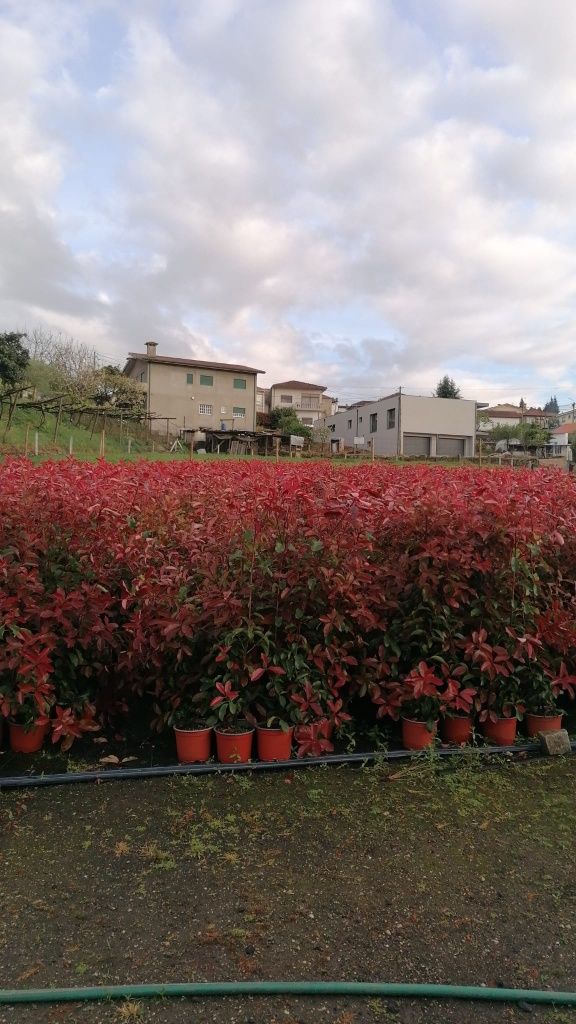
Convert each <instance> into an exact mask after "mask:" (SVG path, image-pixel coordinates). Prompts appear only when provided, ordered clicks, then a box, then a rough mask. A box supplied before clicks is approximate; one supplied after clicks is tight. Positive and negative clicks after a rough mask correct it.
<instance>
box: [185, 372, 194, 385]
mask: <svg viewBox="0 0 576 1024" xmlns="http://www.w3.org/2000/svg"><path fill="white" fill-rule="evenodd" d="M186 383H187V384H193V383H194V374H193V373H187V374H186Z"/></svg>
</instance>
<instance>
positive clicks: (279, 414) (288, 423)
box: [270, 409, 312, 440]
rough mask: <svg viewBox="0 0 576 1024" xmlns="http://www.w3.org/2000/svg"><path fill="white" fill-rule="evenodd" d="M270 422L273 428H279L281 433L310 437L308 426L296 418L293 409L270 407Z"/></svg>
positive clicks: (310, 432)
mask: <svg viewBox="0 0 576 1024" xmlns="http://www.w3.org/2000/svg"><path fill="white" fill-rule="evenodd" d="M270 423H271V426H272V428H273V429H274V430H281V431H282V433H283V434H294V435H296V436H299V437H306V438H308V440H310V439H311V437H312V431H311V429H310V427H307V426H306V425H305V424H304V423H301V421H300V420H299V419H298V417H297V415H296V412H295V410H294V409H272V412H271V413H270Z"/></svg>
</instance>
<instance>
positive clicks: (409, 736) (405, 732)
mask: <svg viewBox="0 0 576 1024" xmlns="http://www.w3.org/2000/svg"><path fill="white" fill-rule="evenodd" d="M437 729H438V723H437V722H435V723H434V726H433V728H432V729H429V728H428V725H427V724H426V722H415V721H414V720H413V719H412V718H403V719H402V745H403V746H404V748H405V749H406V750H425V749H426V747H431V746H432V744H433V743H434V739H435V737H436V732H437Z"/></svg>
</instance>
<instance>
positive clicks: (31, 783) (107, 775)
mask: <svg viewBox="0 0 576 1024" xmlns="http://www.w3.org/2000/svg"><path fill="white" fill-rule="evenodd" d="M470 749H471V748H470V747H445V748H442V749H440V750H435V751H434V756H435V757H441V758H445V757H456V758H457V757H465V756H466V755H468V754H469V753H470ZM473 749H474V750H475V752H476V753H478V754H481V755H482V756H485V755H487V756H489V757H493V756H494V755H497V754H523V755H527V756H530V757H532V756H535V755H538V754H540V753H541V749H540V744H539V743H517V744H514V746H509V747H475V748H473ZM572 750H576V742H573V743H572ZM422 756H424V757H427V756H428V755H427V754H426V753H420V752H419V753H417V754H414V753H413V752H412V751H410V750H375V751H370V752H368V753H363V754H324V755H323V756H321V757H304V758H297V757H294V758H291V759H290V760H289V761H249V762H248V763H247V764H218V763H217V762H209V763H208V764H168V765H156V766H154V767H151V768H105V769H102V770H101V771H93V772H55V773H54V774H51V775H13V776H4V777H2V776H0V790H2V789H35V788H37V787H40V786H65V785H69V784H72V783H76V782H113V781H115V780H118V779H158V778H161V777H162V776H165V775H214V774H224V773H228V772H259V771H291V770H292V769H294V768H313V767H315V766H318V765H323V764H326V765H339V764H373V763H375V762H377V761H403V760H407V759H411V758H413V757H422Z"/></svg>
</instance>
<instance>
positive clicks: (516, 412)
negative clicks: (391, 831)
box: [484, 402, 551, 419]
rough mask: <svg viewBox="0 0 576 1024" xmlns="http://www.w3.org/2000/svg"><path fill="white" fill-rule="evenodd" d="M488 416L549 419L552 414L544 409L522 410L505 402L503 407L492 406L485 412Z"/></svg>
mask: <svg viewBox="0 0 576 1024" xmlns="http://www.w3.org/2000/svg"><path fill="white" fill-rule="evenodd" d="M484 414H485V415H486V416H503V417H504V418H506V417H507V416H516V417H520V418H521V417H522V416H541V417H542V418H546V419H547V418H548V416H550V415H551V413H547V412H544V410H543V409H521V408H520V406H519V405H511V404H510V403H508V402H503V403H502V405H492V406H490V408H488V409H485V410H484Z"/></svg>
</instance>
